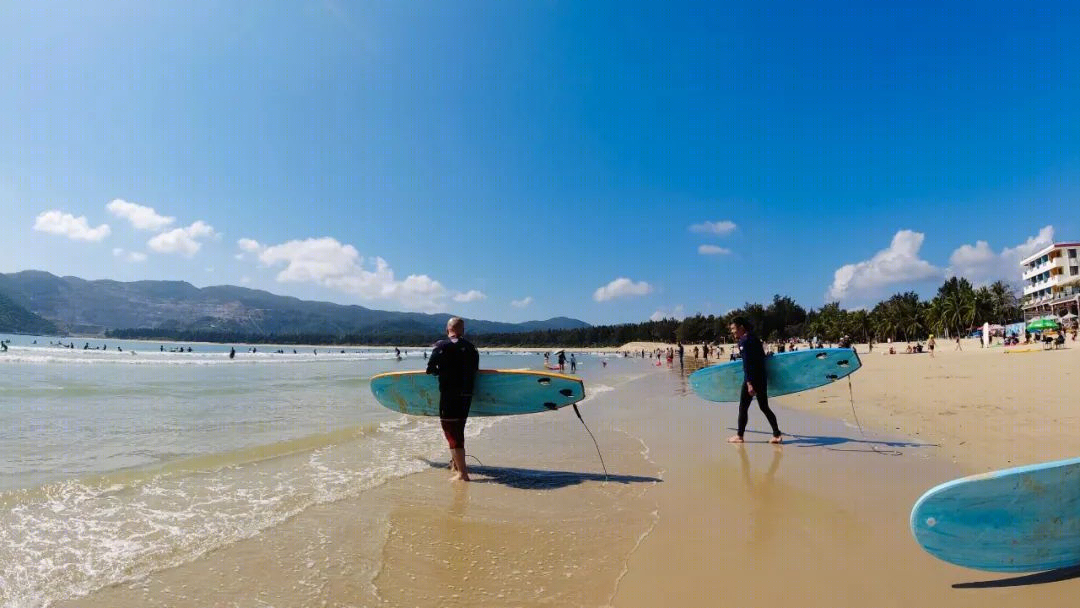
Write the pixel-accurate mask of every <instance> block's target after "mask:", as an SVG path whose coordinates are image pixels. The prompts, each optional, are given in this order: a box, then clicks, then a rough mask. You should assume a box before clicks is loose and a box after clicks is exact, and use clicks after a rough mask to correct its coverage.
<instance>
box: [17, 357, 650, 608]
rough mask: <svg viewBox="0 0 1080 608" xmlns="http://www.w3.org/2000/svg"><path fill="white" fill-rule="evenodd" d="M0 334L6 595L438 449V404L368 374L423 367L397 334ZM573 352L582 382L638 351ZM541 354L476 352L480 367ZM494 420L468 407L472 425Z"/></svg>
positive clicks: (316, 494)
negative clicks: (399, 399) (337, 340)
mask: <svg viewBox="0 0 1080 608" xmlns="http://www.w3.org/2000/svg"><path fill="white" fill-rule="evenodd" d="M0 338H3V339H8V340H10V342H9V344H10V348H9V350H8V352H6V353H0V453H2V454H3V458H0V606H12V607H15V606H18V607H23V606H26V607H31V606H47V605H49V604H50V603H52V602H55V601H58V600H63V599H70V598H74V597H79V596H81V595H84V594H86V593H90V592H92V591H94V590H97V589H100V588H103V587H105V586H108V585H111V584H115V583H118V582H123V581H130V580H135V579H138V578H140V577H143V576H145V575H147V574H150V573H152V572H155V571H158V570H161V569H164V568H168V567H171V566H175V565H179V564H183V563H186V562H189V561H192V560H194V559H196V558H198V557H199V556H200V555H203V554H205V553H206V552H208V551H211V550H214V549H216V548H220V547H223V546H226V545H229V544H230V543H235V542H238V541H240V540H243V539H246V538H250V537H252V536H255V535H257V534H259V533H260V532H262V531H264V530H267V529H269V528H272V527H274V526H277V525H280V524H282V523H283V522H285V521H287V520H288V519H289V518H291V517H293V516H295V515H297V514H299V513H301V512H303V511H304V510H305V509H308V508H311V507H313V506H315V505H321V504H326V503H331V502H334V501H337V500H342V499H345V498H350V497H355V496H357V495H358V494H359V493H361V492H364V491H365V490H367V489H370V488H373V487H375V486H378V485H380V484H382V483H384V482H386V481H387V480H390V479H394V478H398V477H402V476H406V475H409V474H412V473H416V472H420V471H423V470H427V469H428V468H429V465H428V464H427V462H426V461H425V460H424V459H430V458H433V457H440V458H441V457H445V440H444V439H443V438H442V434H441V430H440V429H439V426H438V422H437V420H432V419H426V418H410V417H406V416H403V415H401V414H398V413H396V412H391V411H389V410H386V409H384V408H382V407H381V406H380V405H378V404H377V403H376V402H375V401H374V399H373V398H372V396H371V393H370V389H369V379H370V378H371V376H372V375H374V374H378V373H381V372H384V371H399V370H409V369H421V368H422V367H423V366H424V363H425V359H424V356H425V354H426V351H425V350H423V349H420V350H417V349H408V350H406V351H404V353H403V355H404V357H403V359H402V360H401V361H398V360H397V359H396V357H395V356H394V353H393V350H392V349H374V348H368V349H361V348H356V347H346V348H341V347H337V348H332V347H311V346H308V347H299V346H274V345H255V346H254V347H252V346H247V345H236V350H237V355H236V358H235V359H234V360H230V359H229V358H228V351H229V346H227V345H226V346H222V345H210V344H186V343H184V344H180V343H171V342H134V341H116V340H101V339H95V340H92V341H90V342H89V346H90V348H89V349H83V345H84V344H87V340H86V339H74V340H73V339H64V342H65V343H69V344H70V343H71V342H74V343H75V346H76V348H74V349H71V348H64V347H62V346H59V345H58V342H59V339H57V338H50V337H47V336H38V337H33V336H0ZM104 347H107V349H106V348H104ZM188 347H191V349H192V352H187V348H188ZM95 348H96V349H95ZM252 348H254V349H255V350H256V352H250V350H251V349H252ZM181 349H183V352H180V351H181ZM278 351H282V352H278ZM294 351H295V352H294ZM579 361H580V371H581V373H582V376H583V378H584V379H585V381H586V392H587V393H589V392H602V391H603V390H605V389H606V387H607V386H610V385H611V384H613V383H616V382H618V381H619V380H620V378H622V377H624V376H625V377H629V376H630V375H632V373H633V372H632V370H633V368H634V367H635V366H633V365H630V364H629V363H627V362H623V361H621V360H620V359H619V358H618V357H615V356H613V355H584V356H582V357H580V359H579ZM601 361H606V362H609V363H610V365H609V366H607V367H604V366H603V365H602V364H601ZM639 363H640V361H639ZM541 364H542V359H541V358H540V356H538V355H534V354H512V353H494V354H491V353H484V354H482V356H481V367H485V368H533V369H536V368H539V367H540V366H541ZM637 367H640V365H638V366H637ZM498 424H500V420H499V419H494V418H475V419H473V420H471V421H470V423H469V427H468V434H469V435H471V436H477V435H479V434H482V433H485V432H489V430H490V429H491V428H492V427H494V426H496V425H498Z"/></svg>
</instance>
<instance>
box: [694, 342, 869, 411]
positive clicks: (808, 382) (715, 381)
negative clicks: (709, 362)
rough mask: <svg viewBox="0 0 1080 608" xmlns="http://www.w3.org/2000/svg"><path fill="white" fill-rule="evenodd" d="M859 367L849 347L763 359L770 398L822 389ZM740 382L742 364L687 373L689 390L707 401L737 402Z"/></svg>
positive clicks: (858, 361) (777, 355)
mask: <svg viewBox="0 0 1080 608" xmlns="http://www.w3.org/2000/svg"><path fill="white" fill-rule="evenodd" d="M860 367H862V361H860V360H859V355H857V354H856V353H855V351H853V350H851V349H850V348H818V349H812V350H799V351H795V352H793V353H778V354H775V355H771V356H769V357H765V372H766V373H767V374H768V379H769V396H770V397H779V396H780V395H790V394H791V393H799V392H802V391H805V390H809V389H812V388H817V387H819V386H824V385H826V384H829V383H830V382H836V381H837V380H839V379H840V378H843V377H845V376H847V375H849V374H852V373H854V372H855V370H857V369H859V368H860ZM742 383H743V367H742V361H730V362H728V363H722V364H720V365H713V366H711V367H706V368H704V369H699V370H698V371H696V372H694V373H692V374H690V388H692V389H694V392H695V393H697V395H698V396H699V397H701V398H702V399H705V400H708V401H738V400H739V393H740V392H741V391H742Z"/></svg>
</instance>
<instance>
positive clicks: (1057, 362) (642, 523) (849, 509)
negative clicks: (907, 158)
mask: <svg viewBox="0 0 1080 608" xmlns="http://www.w3.org/2000/svg"><path fill="white" fill-rule="evenodd" d="M952 348H954V347H953V346H949V347H947V348H944V349H939V353H938V354H937V356H935V357H934V358H930V357H929V355H894V356H888V355H883V354H879V353H876V352H875V353H874V354H866V353H865V347H863V348H861V349H860V354H861V357H862V359H863V361H864V365H865V368H864V369H863V370H861V371H860V372H858V373H857V374H855V375H854V376H853V383H852V388H853V390H852V395H853V396H854V399H855V408H856V411H857V412H858V416H859V419H860V422H861V424H862V429H863V431H860V430H859V429H858V428H856V427H855V425H854V424H853V416H852V414H851V403H850V401H851V400H850V398H849V394H848V386H847V384H846V383H844V382H841V383H836V384H834V385H831V386H829V387H825V388H822V389H819V390H815V391H810V392H806V393H802V394H799V395H792V396H788V397H782V398H777V399H775V405H776V406H777V412H778V415H779V417H780V423H781V426H782V428H783V429H784V431H785V432H787V433H790V436H789V437H787V438H786V439H787V441H786V443H785V445H783V446H782V447H774V446H771V445H768V444H767V443H766V440H767V439H768V434H767V433H762V432H761V431H763V430H767V426H766V425H765V422H764V420H763V417H762V416H761V415H760V412H758V411H757V410H756V409H754V410H752V412H751V418H750V430H751V432H748V434H747V439H748V443H747V444H745V445H743V446H736V445H731V444H728V443H726V438H727V437H728V436H729V435H731V434H732V427H733V425H734V423H735V414H736V410H735V406H734V405H732V404H713V403H708V402H704V401H702V400H700V399H698V398H697V397H695V396H693V395H692V394H690V393H689V390H688V387H687V382H686V372H688V371H689V369H687V370H684V371H683V372H680V371H679V370H678V369H674V370H673V369H669V368H667V367H666V366H664V367H659V368H658V367H654V366H653V365H651V364H650V363H648V362H646V361H642V360H641V359H636V360H634V359H630V360H620V361H619V362H618V363H617V364H616V363H614V362H613V364H612V367H614V366H615V365H619V366H622V367H623V368H625V369H627V370H630V371H632V372H633V373H628V374H624V375H623V376H622V379H621V380H619V381H618V382H614V383H613V384H614V386H613V387H612V389H613V390H609V391H606V392H598V393H597V394H596V395H595V396H594V397H593V398H592V399H591V400H590V401H588V402H586V403H584V404H583V405H582V407H581V411H582V415H583V417H584V418H585V420H586V422H587V423H588V424H589V426H590V428H591V429H592V431H593V433H595V435H596V438H597V441H598V442H599V445H600V448H601V450H602V452H603V457H604V460H605V462H606V465H607V468H608V471H609V473H610V476H609V477H607V478H606V479H605V475H604V473H603V471H602V469H601V465H600V461H599V459H598V456H597V454H596V451H595V449H594V447H593V444H592V441H591V440H590V439H589V436H588V434H587V433H586V432H585V430H584V429H583V428H582V426H581V424H580V423H579V422H578V420H577V419H576V417H575V416H574V415H573V412H572V410H570V409H563V410H560V411H559V412H554V413H550V414H540V415H535V416H526V417H519V418H514V419H509V420H504V421H501V422H499V423H497V424H496V426H493V427H491V428H489V429H487V430H486V431H484V432H483V433H481V434H480V435H479V436H478V437H474V438H470V439H469V440H468V450H469V453H470V454H473V455H475V456H477V457H479V459H480V460H482V461H483V463H484V466H478V465H476V463H475V461H471V462H470V465H471V466H473V475H474V479H475V480H476V481H475V482H473V483H469V484H461V483H456V484H455V483H450V482H449V481H448V477H449V472H448V471H447V470H446V469H445V468H444V467H445V459H443V460H441V461H438V462H431V463H430V465H431V466H430V468H429V469H428V470H425V471H423V472H420V473H417V474H413V475H408V476H406V477H402V478H398V479H394V480H392V481H390V482H388V483H385V484H383V485H381V486H379V487H377V488H374V489H372V490H368V491H365V492H363V493H362V494H360V495H358V496H356V497H354V498H350V499H346V500H341V501H337V502H333V503H329V504H325V505H320V506H317V507H314V508H310V509H307V510H306V511H304V512H302V513H301V514H300V515H297V516H296V517H293V518H292V519H290V520H288V521H286V522H284V523H283V524H281V525H279V526H277V527H275V528H272V529H270V530H267V531H264V532H262V533H260V534H258V535H256V536H254V537H252V538H250V539H247V540H245V541H241V542H239V543H236V544H233V545H230V546H228V547H225V548H223V549H219V550H217V551H213V552H211V553H209V554H207V555H205V556H203V557H202V558H200V559H198V560H196V561H194V562H189V563H186V564H183V565H180V566H178V567H175V568H171V569H167V570H163V571H160V572H156V573H152V574H150V575H149V576H146V577H143V578H140V579H139V580H137V581H135V582H132V583H127V584H122V585H116V586H113V587H110V588H107V589H104V590H99V591H97V592H94V593H92V594H90V595H89V596H87V597H85V598H82V599H79V600H77V601H71V602H67V603H64V604H61V605H63V606H80V607H88V606H91V607H92V606H102V607H105V606H109V607H124V606H268V605H269V606H628V607H631V606H734V605H744V606H771V605H777V604H781V603H782V604H787V605H798V606H823V607H824V606H828V607H837V606H910V605H920V606H1036V605H1037V606H1050V607H1053V606H1062V607H1064V606H1075V605H1076V599H1075V598H1076V597H1080V577H1073V578H1070V579H1068V580H1062V581H1056V582H1053V581H1048V580H1046V579H1040V578H1035V579H1033V580H1032V579H1018V578H1017V577H1016V576H1014V575H1001V574H994V573H985V572H978V571H973V570H966V569H963V568H958V567H954V566H951V565H948V564H945V563H943V562H940V561H938V560H936V559H934V558H933V557H931V556H929V555H928V554H926V553H924V552H923V551H922V550H921V549H919V547H918V546H917V545H916V544H915V542H914V540H913V539H912V538H911V535H910V532H909V531H908V515H909V512H910V509H911V506H912V505H913V503H914V502H915V500H916V499H917V498H918V497H919V496H920V495H921V494H922V493H923V492H924V491H926V490H927V489H928V488H930V487H932V486H933V485H935V484H937V483H940V482H942V481H946V480H948V479H952V478H954V477H957V476H960V475H963V474H967V473H970V472H975V471H981V470H986V469H990V468H999V467H1002V466H1010V465H1013V464H1022V463H1032V462H1039V461H1042V460H1049V459H1055V458H1064V457H1068V456H1075V455H1076V453H1077V450H1078V448H1080V441H1078V440H1077V439H1076V438H1075V436H1073V437H1069V436H1068V433H1069V431H1070V429H1075V428H1077V427H1076V408H1075V401H1074V399H1073V398H1072V397H1071V395H1075V394H1076V389H1077V388H1080V387H1078V386H1077V383H1078V382H1080V381H1078V379H1077V377H1076V375H1075V374H1071V373H1069V372H1070V371H1071V370H1072V369H1075V364H1076V363H1078V362H1080V359H1077V357H1078V356H1080V349H1071V350H1065V351H1058V352H1047V353H1042V352H1033V353H1025V354H1010V355H1005V354H1003V353H1002V349H1000V348H998V349H990V350H986V351H980V350H978V349H977V348H974V345H970V346H969V345H965V350H964V351H963V352H951V351H950V350H949V349H952ZM875 350H878V348H875ZM688 362H689V360H688ZM1038 378H1044V380H1038ZM589 386H590V390H593V391H594V392H596V389H597V388H599V387H597V386H596V385H595V384H590V385H589ZM864 433H865V434H864ZM1017 583H1024V584H1017ZM955 585H958V586H959V587H955Z"/></svg>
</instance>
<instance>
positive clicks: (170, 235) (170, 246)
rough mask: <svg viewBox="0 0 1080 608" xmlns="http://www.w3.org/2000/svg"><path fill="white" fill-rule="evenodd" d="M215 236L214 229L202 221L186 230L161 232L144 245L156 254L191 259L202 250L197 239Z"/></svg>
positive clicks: (177, 229) (178, 229)
mask: <svg viewBox="0 0 1080 608" xmlns="http://www.w3.org/2000/svg"><path fill="white" fill-rule="evenodd" d="M214 235H215V232H214V227H213V226H211V225H210V224H207V223H206V222H204V221H202V220H198V221H196V222H195V223H194V224H192V225H190V226H188V227H187V228H176V229H173V230H170V231H168V232H162V233H161V234H159V235H157V236H155V237H154V238H152V239H150V240H149V241H147V242H146V245H147V246H148V247H149V248H151V249H153V250H154V251H156V252H158V253H179V254H181V255H185V256H187V257H189V258H190V257H191V256H193V255H195V254H196V253H198V251H199V249H201V248H202V243H201V242H200V241H199V239H205V238H209V237H212V236H214Z"/></svg>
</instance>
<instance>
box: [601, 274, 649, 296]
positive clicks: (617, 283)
mask: <svg viewBox="0 0 1080 608" xmlns="http://www.w3.org/2000/svg"><path fill="white" fill-rule="evenodd" d="M652 290H653V288H652V285H649V284H648V283H646V282H645V281H639V282H637V283H635V282H633V281H631V280H630V279H628V278H626V277H619V278H617V279H615V280H614V281H612V282H610V283H608V284H607V285H604V286H603V287H599V288H597V290H596V291H595V292H593V299H594V300H596V301H597V302H606V301H607V300H610V299H612V298H622V297H626V296H643V295H645V294H647V293H652Z"/></svg>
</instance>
